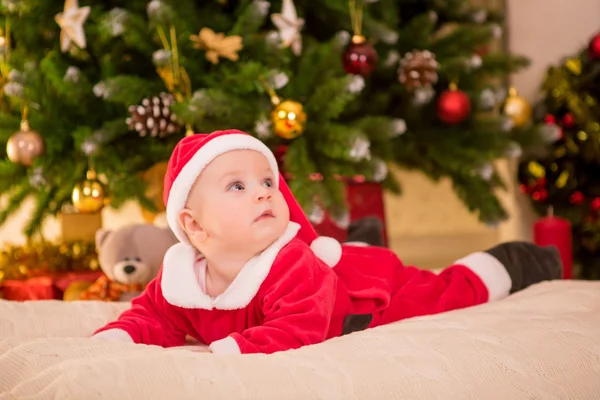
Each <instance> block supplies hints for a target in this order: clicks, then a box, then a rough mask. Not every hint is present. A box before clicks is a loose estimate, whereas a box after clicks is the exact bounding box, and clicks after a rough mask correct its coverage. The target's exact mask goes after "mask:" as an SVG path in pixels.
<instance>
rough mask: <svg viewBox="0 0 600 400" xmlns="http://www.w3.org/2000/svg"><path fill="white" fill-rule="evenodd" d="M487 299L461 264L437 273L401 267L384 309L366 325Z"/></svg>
mask: <svg viewBox="0 0 600 400" xmlns="http://www.w3.org/2000/svg"><path fill="white" fill-rule="evenodd" d="M506 293H507V294H508V288H507V289H506ZM487 300H488V290H487V288H486V286H485V284H484V283H483V282H482V280H481V279H480V278H479V277H478V276H477V275H476V274H475V273H474V272H473V271H471V270H470V269H469V268H467V267H464V266H462V265H453V266H451V267H448V268H446V269H444V270H443V271H442V272H441V273H439V274H436V273H434V272H432V271H429V270H421V269H418V268H415V267H403V268H400V269H399V270H398V272H397V273H396V276H395V277H394V286H393V290H392V296H391V298H390V303H389V305H388V307H386V308H385V309H383V310H382V311H381V312H379V313H377V314H375V315H374V316H373V321H372V322H371V325H370V326H371V327H373V326H378V325H384V324H388V323H391V322H395V321H399V320H402V319H406V318H412V317H417V316H422V315H431V314H437V313H440V312H444V311H450V310H455V309H459V308H465V307H469V306H473V305H477V304H481V303H484V302H486V301H487Z"/></svg>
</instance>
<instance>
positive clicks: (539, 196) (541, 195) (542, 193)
mask: <svg viewBox="0 0 600 400" xmlns="http://www.w3.org/2000/svg"><path fill="white" fill-rule="evenodd" d="M531 198H532V199H534V200H535V201H544V200H546V199H547V198H548V191H547V190H546V189H537V190H534V191H533V192H531Z"/></svg>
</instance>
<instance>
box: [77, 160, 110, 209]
mask: <svg viewBox="0 0 600 400" xmlns="http://www.w3.org/2000/svg"><path fill="white" fill-rule="evenodd" d="M71 200H72V201H73V205H74V206H75V208H76V209H77V211H79V212H81V213H95V212H98V211H100V210H101V209H102V208H103V207H104V206H105V205H107V204H106V203H107V201H106V200H107V196H106V193H105V191H104V185H103V184H102V183H101V182H100V181H99V180H98V179H97V178H96V172H95V171H93V170H89V171H88V172H87V176H86V179H85V180H84V181H81V182H79V183H78V184H77V185H75V188H74V189H73V194H72V196H71Z"/></svg>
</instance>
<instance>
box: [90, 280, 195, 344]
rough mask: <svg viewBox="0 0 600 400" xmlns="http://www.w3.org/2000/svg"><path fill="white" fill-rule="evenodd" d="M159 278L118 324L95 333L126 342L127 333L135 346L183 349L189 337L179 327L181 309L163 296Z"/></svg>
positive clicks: (134, 301) (121, 317)
mask: <svg viewBox="0 0 600 400" xmlns="http://www.w3.org/2000/svg"><path fill="white" fill-rule="evenodd" d="M161 277H162V270H161V272H160V273H159V275H158V276H157V277H156V278H155V279H154V280H152V281H151V282H150V283H149V284H148V286H147V287H146V289H145V290H144V292H143V293H142V294H141V295H140V296H138V297H136V298H135V299H133V300H132V301H131V308H130V309H128V310H126V311H124V312H123V313H122V314H121V315H120V316H119V318H118V319H117V320H116V321H113V322H110V323H108V324H107V325H105V326H104V327H102V328H100V329H98V330H97V331H96V332H94V335H97V334H99V333H101V332H102V334H101V335H99V337H101V338H104V339H113V338H114V339H116V340H123V339H122V338H123V336H124V335H123V332H125V333H127V335H129V337H130V338H131V340H132V341H133V342H135V343H143V344H148V345H156V346H162V347H173V346H182V345H184V344H185V337H186V334H185V332H184V331H183V330H181V328H180V327H179V325H181V324H180V323H178V320H180V319H182V316H181V315H180V312H179V310H177V309H176V308H175V307H173V306H171V305H170V304H169V303H167V301H166V300H165V298H164V297H163V294H162V290H161V288H160V279H161Z"/></svg>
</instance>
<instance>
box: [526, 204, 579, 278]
mask: <svg viewBox="0 0 600 400" xmlns="http://www.w3.org/2000/svg"><path fill="white" fill-rule="evenodd" d="M533 241H534V243H535V244H537V245H539V246H556V248H557V249H558V251H559V253H560V258H561V260H562V263H563V279H571V278H572V275H573V242H572V233H571V224H570V223H569V221H567V220H566V219H563V218H559V217H555V216H554V209H553V208H552V207H549V208H548V215H547V216H546V217H544V218H540V219H539V220H537V221H536V222H535V224H534V225H533Z"/></svg>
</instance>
